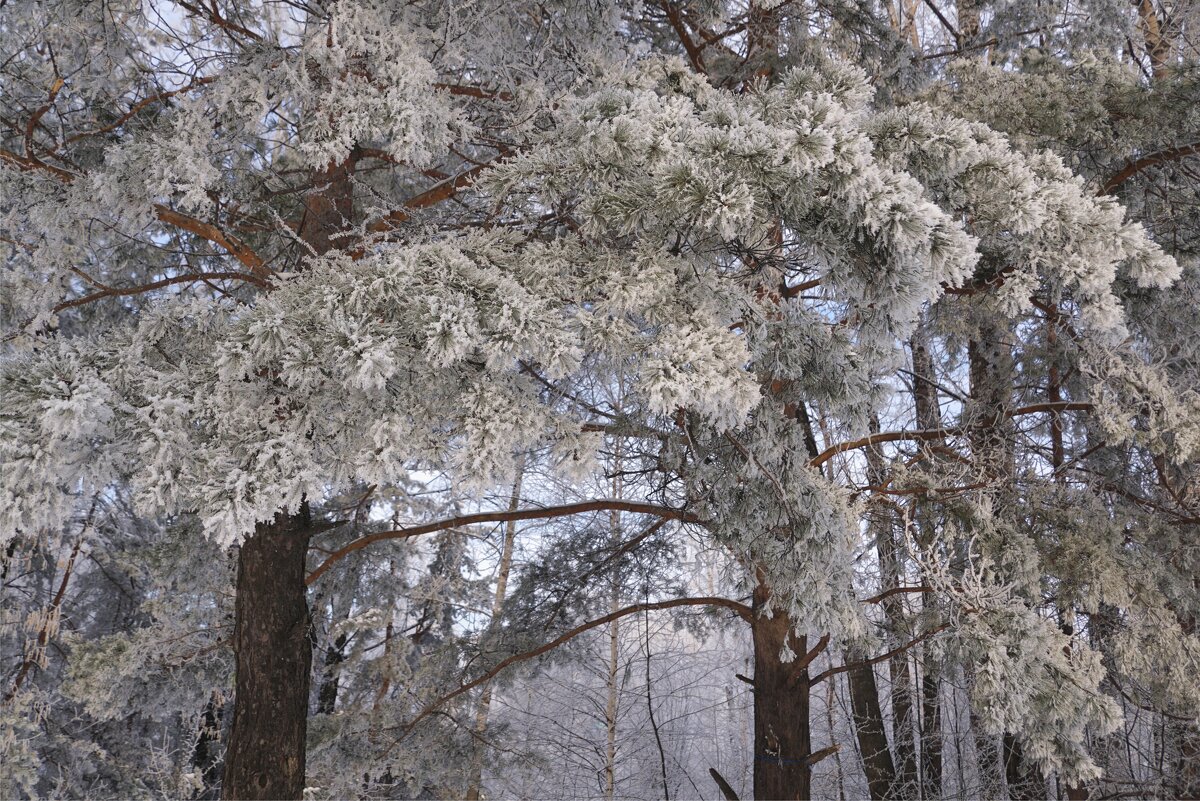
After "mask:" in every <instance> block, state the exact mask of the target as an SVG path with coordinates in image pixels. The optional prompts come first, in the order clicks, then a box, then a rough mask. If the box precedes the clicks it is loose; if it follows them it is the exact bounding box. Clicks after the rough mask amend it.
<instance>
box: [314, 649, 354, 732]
mask: <svg viewBox="0 0 1200 801" xmlns="http://www.w3.org/2000/svg"><path fill="white" fill-rule="evenodd" d="M346 641H347V638H346V635H345V634H339V635H338V636H337V638H336V639H335V640H334V641H333V642H332V643H330V644H329V645H328V646H327V647H326V648H325V665H324V668H325V669H324V671H322V673H321V687H320V689H319V690H317V714H320V715H332V714H333V711H334V710H335V709H337V698H338V665H340V664H342V662H344V661H346Z"/></svg>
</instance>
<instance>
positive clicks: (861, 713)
mask: <svg viewBox="0 0 1200 801" xmlns="http://www.w3.org/2000/svg"><path fill="white" fill-rule="evenodd" d="M846 661H847V662H851V661H853V660H852V658H851V657H850V656H849V655H847V657H846ZM848 678H849V685H850V708H851V710H852V712H853V722H854V732H855V734H856V735H857V736H858V746H859V749H860V750H861V751H862V761H863V770H864V771H865V772H866V774H867V789H868V791H869V792H870V793H871V801H883V799H885V798H889V797H890V796H889V793H890V792H891V787H892V783H893V782H894V781H895V778H896V766H895V764H894V763H893V762H892V751H891V749H890V748H889V747H888V741H887V730H886V729H885V728H884V724H883V709H882V708H881V707H880V705H879V686H878V684H877V682H876V681H875V668H874V666H872V665H859V666H858V667H856V668H853V669H851V670H850V672H849V675H848Z"/></svg>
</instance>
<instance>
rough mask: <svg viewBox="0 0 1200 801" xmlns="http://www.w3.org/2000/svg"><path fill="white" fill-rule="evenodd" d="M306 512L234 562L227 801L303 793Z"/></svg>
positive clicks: (281, 520) (282, 516) (280, 517)
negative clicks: (233, 680)
mask: <svg viewBox="0 0 1200 801" xmlns="http://www.w3.org/2000/svg"><path fill="white" fill-rule="evenodd" d="M311 530H312V521H311V519H310V517H309V513H308V507H307V505H304V506H302V507H301V509H300V511H299V513H298V514H295V515H292V514H286V513H279V514H277V515H276V517H275V521H274V522H273V523H260V524H259V525H258V526H257V527H256V528H255V531H254V536H252V537H249V538H247V539H246V541H245V543H243V545H242V548H241V552H240V554H239V555H238V577H237V609H236V614H235V622H234V635H233V636H234V653H235V655H236V657H235V659H236V671H237V679H236V688H235V693H236V695H235V699H236V702H235V704H234V713H233V728H232V730H231V732H230V738H229V747H228V748H227V749H226V756H225V776H224V780H223V782H222V796H223V797H224V798H226V799H299V798H301V797H302V796H303V792H304V757H305V735H306V732H307V722H308V695H309V682H310V679H311V673H312V644H311V641H310V638H309V611H308V601H307V598H306V593H305V586H304V557H305V553H306V552H307V550H308V540H309V536H310V535H311Z"/></svg>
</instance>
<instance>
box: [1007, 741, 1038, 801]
mask: <svg viewBox="0 0 1200 801" xmlns="http://www.w3.org/2000/svg"><path fill="white" fill-rule="evenodd" d="M1004 778H1005V780H1006V781H1007V782H1008V797H1009V798H1010V799H1012V801H1036V799H1038V798H1042V797H1044V796H1045V795H1046V787H1045V782H1044V781H1043V780H1042V774H1041V771H1040V770H1038V768H1037V766H1036V765H1034V764H1031V763H1030V762H1029V761H1028V760H1026V759H1025V755H1024V749H1023V748H1021V742H1020V741H1019V740H1018V739H1017V738H1016V737H1014V736H1013V735H1011V734H1007V733H1006V734H1005V735H1004Z"/></svg>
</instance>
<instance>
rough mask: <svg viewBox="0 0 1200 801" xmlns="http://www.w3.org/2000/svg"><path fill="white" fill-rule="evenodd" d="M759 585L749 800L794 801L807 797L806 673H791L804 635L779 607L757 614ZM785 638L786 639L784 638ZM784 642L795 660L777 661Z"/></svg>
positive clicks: (758, 599) (762, 603)
mask: <svg viewBox="0 0 1200 801" xmlns="http://www.w3.org/2000/svg"><path fill="white" fill-rule="evenodd" d="M768 596H769V590H768V589H767V588H765V587H763V586H762V585H759V587H758V588H757V589H756V590H755V591H754V615H753V616H752V619H751V631H752V636H753V640H754V797H755V798H756V799H758V801H784V800H785V799H786V801H798V800H799V799H808V798H810V797H811V784H812V764H811V757H812V738H811V732H810V728H809V725H810V724H809V718H808V711H809V673H808V670H807V668H805V669H802V670H797V665H798V664H799V661H801V660H803V658H804V655H805V654H806V653H807V651H808V646H807V640H808V638H807V637H798V636H796V635H795V634H794V633H793V631H792V619H791V618H790V617H789V616H788V615H786V614H785V613H784V612H782V611H781V610H779V609H775V610H774V614H773V616H772V617H770V618H768V617H766V616H765V615H763V614H762V612H763V611H764V610H765V609H766V606H767V604H768V603H770V601H769V600H768ZM788 638H790V641H789V640H788ZM785 642H788V644H789V646H790V648H791V650H792V651H793V652H795V653H796V655H797V656H796V660H797V661H792V662H783V661H782V660H781V659H780V658H779V657H780V654H781V652H782V651H783V646H784V643H785Z"/></svg>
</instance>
